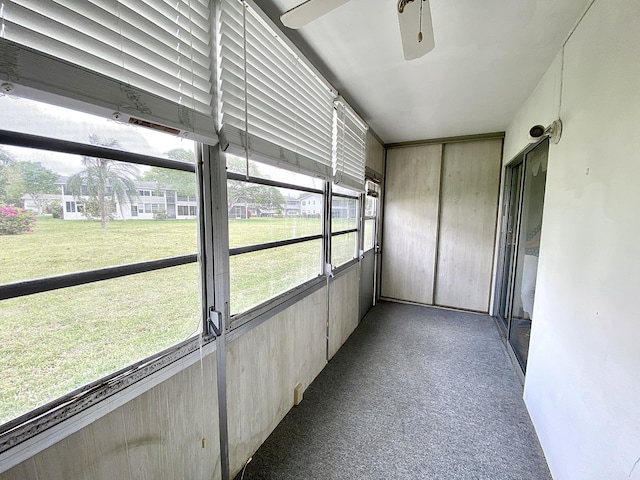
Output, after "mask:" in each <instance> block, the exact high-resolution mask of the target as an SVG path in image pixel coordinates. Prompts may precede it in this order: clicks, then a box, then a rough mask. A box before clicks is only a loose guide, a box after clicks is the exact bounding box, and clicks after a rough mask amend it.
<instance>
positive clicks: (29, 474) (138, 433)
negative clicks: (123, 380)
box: [0, 353, 221, 480]
mask: <svg viewBox="0 0 640 480" xmlns="http://www.w3.org/2000/svg"><path fill="white" fill-rule="evenodd" d="M216 378H217V374H216V356H215V353H213V354H211V355H208V356H207V357H205V358H204V359H203V362H202V364H201V363H196V364H194V365H192V366H190V367H188V368H186V369H185V370H183V371H181V372H180V373H178V374H177V375H175V376H173V377H171V378H170V379H168V380H166V381H165V382H163V383H161V384H159V385H157V386H156V387H154V388H152V389H151V390H149V391H147V392H145V393H143V394H142V395H140V396H139V397H136V398H135V399H133V400H131V401H130V402H128V403H126V404H124V405H123V406H122V407H119V408H117V409H116V410H114V411H113V412H111V413H109V414H107V415H105V416H104V417H102V418H100V419H98V420H96V421H95V422H93V423H91V424H90V425H88V426H87V427H85V428H83V429H81V430H79V431H78V432H76V433H74V434H72V435H70V436H69V437H67V438H65V439H64V440H62V441H60V442H58V443H57V444H55V445H53V446H51V447H49V448H47V449H45V450H43V451H42V452H40V453H38V454H37V455H35V456H34V457H31V458H30V459H28V460H26V461H25V462H23V463H22V464H20V465H17V466H16V467H14V468H13V469H11V470H8V471H7V472H5V473H3V474H1V475H0V479H1V480H18V479H20V480H42V479H45V478H46V479H48V480H114V479H129V478H132V479H137V480H144V479H149V480H150V479H158V480H165V479H166V480H169V479H171V480H173V479H183V478H206V479H216V478H220V476H221V475H220V442H219V427H218V395H217V386H216V381H217V380H216ZM107 401H108V400H107ZM203 438H205V439H206V447H205V448H202V439H203Z"/></svg>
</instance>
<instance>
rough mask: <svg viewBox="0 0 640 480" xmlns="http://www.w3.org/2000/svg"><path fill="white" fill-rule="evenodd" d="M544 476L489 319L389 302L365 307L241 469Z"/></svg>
mask: <svg viewBox="0 0 640 480" xmlns="http://www.w3.org/2000/svg"><path fill="white" fill-rule="evenodd" d="M240 477H241V476H240V475H238V476H237V477H236V478H237V479H238V480H239V479H240ZM550 478H551V477H550V475H549V471H548V469H547V465H546V462H545V459H544V456H543V454H542V450H541V448H540V446H539V444H538V441H537V438H536V435H535V433H534V430H533V426H532V425H531V422H530V420H529V417H528V415H527V412H526V409H525V406H524V403H523V401H522V386H521V385H520V383H519V381H518V379H517V376H516V373H515V372H514V370H513V366H512V364H511V361H510V360H509V358H508V356H507V353H506V351H505V347H504V345H503V344H502V341H501V340H500V337H499V334H498V331H497V328H496V327H495V325H494V322H493V319H491V318H490V317H488V316H483V315H475V314H469V313H460V312H452V311H447V310H441V309H434V308H428V307H419V306H413V305H403V304H396V303H390V302H381V303H379V304H378V305H377V306H376V307H374V308H373V309H371V310H370V311H369V313H368V314H367V316H366V317H365V318H364V319H363V321H362V322H361V323H360V326H359V327H358V328H357V329H356V331H355V332H354V333H353V334H352V335H351V337H350V338H349V340H348V341H347V342H346V343H345V345H344V346H343V347H342V348H341V349H340V351H339V352H338V353H337V354H336V356H335V357H334V358H333V359H332V360H331V361H330V362H329V364H328V365H327V367H326V368H325V369H324V370H323V371H322V373H321V374H320V375H319V376H318V378H317V379H316V380H315V381H314V382H313V384H311V385H310V386H309V388H308V389H307V390H306V391H305V393H304V400H303V402H302V403H301V404H300V405H299V406H297V407H294V408H293V409H292V410H291V411H290V412H289V414H288V415H287V416H286V417H285V418H284V420H283V421H282V422H281V424H280V425H279V426H278V427H277V428H276V430H275V431H274V432H273V433H272V434H271V436H270V437H269V438H268V439H267V440H266V442H265V443H264V444H263V445H262V447H260V449H259V450H258V451H257V452H256V454H255V455H254V456H253V460H252V461H251V462H250V463H249V464H248V466H247V468H246V471H245V475H244V479H245V480H249V479H283V480H288V479H385V480H392V479H438V480H444V479H465V480H467V479H487V480H503V479H505V480H506V479H510V480H534V479H535V480H548V479H550Z"/></svg>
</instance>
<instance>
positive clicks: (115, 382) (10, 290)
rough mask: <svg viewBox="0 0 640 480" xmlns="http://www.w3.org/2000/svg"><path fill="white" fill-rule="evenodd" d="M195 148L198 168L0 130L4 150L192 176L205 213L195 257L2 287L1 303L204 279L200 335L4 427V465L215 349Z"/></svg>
mask: <svg viewBox="0 0 640 480" xmlns="http://www.w3.org/2000/svg"><path fill="white" fill-rule="evenodd" d="M194 143H195V144H196V148H197V152H196V159H197V160H196V163H195V164H190V163H184V162H179V161H176V160H171V159H163V158H159V157H154V156H149V155H144V154H138V153H132V152H128V151H124V150H120V149H113V148H107V147H101V146H97V145H90V144H83V143H80V142H72V141H67V140H60V139H55V138H51V137H45V136H39V135H32V134H24V133H18V132H12V131H7V130H0V145H10V146H17V147H24V148H30V149H36V150H45V151H52V152H60V153H67V154H75V155H85V156H94V157H100V158H107V159H110V160H117V161H121V162H127V163H132V164H137V165H146V166H151V167H161V168H169V169H172V170H179V171H184V172H192V173H194V175H195V177H194V182H195V184H196V191H197V194H196V199H197V206H198V209H197V210H198V212H202V213H199V214H198V215H197V227H196V228H197V233H196V234H197V239H198V250H199V251H198V252H196V253H194V254H187V255H180V256H175V257H167V258H161V259H157V260H151V261H143V262H136V263H131V264H124V265H117V266H113V267H106V268H99V269H93V270H89V271H80V272H72V273H67V274H62V275H55V276H50V277H43V278H39V279H33V280H26V281H18V282H11V283H7V284H3V285H0V300H8V299H11V298H18V297H23V296H27V295H32V294H36V293H43V292H47V291H52V290H59V289H63V288H68V287H73V286H78V285H84V284H89V283H96V282H100V281H103V280H111V279H115V278H121V277H127V276H131V275H136V274H140V273H147V272H151V271H156V270H162V269H165V268H171V267H176V266H181V265H188V264H193V263H198V264H199V274H200V280H199V284H200V285H199V287H200V289H199V290H200V305H199V306H198V308H199V309H200V312H201V318H200V332H199V334H197V335H194V336H193V337H191V338H188V339H186V340H183V341H180V342H178V343H176V344H174V345H172V346H170V347H168V348H166V349H163V350H161V351H159V352H156V353H154V354H152V355H149V356H147V357H145V358H143V359H141V360H139V361H137V362H134V363H132V364H130V365H127V366H126V367H123V368H122V369H119V370H117V371H115V372H112V373H110V374H108V375H105V376H103V377H101V378H99V379H97V380H95V381H93V382H90V383H88V384H85V385H82V386H81V387H78V388H77V389H74V390H73V391H71V392H68V393H66V394H64V395H62V396H60V397H58V398H56V399H53V400H51V401H49V402H47V403H46V404H44V405H41V406H39V407H36V408H35V409H33V410H30V411H28V412H26V413H24V414H22V415H19V416H18V417H15V418H13V419H11V420H9V421H8V422H6V423H4V424H2V425H0V461H2V460H3V458H4V456H5V454H9V453H10V450H11V449H13V448H14V447H16V446H18V445H20V444H21V443H23V442H26V441H27V440H30V439H32V438H33V437H36V436H37V435H39V434H40V433H41V432H43V431H45V430H47V429H50V428H52V427H54V426H56V425H59V424H62V423H63V422H65V421H66V420H68V419H69V418H70V417H72V416H74V415H77V414H78V413H80V412H83V411H85V410H87V409H89V408H90V407H93V406H95V405H97V404H99V403H100V402H102V401H103V400H105V399H106V398H107V397H111V396H112V395H114V394H116V393H118V392H121V391H123V390H124V389H126V388H128V387H130V386H131V385H133V384H134V383H136V382H139V381H140V380H142V379H144V378H147V377H149V376H151V375H153V374H155V373H157V372H158V371H159V370H161V369H163V368H165V367H167V366H168V365H170V364H172V363H174V362H176V361H178V360H181V359H183V358H185V357H186V356H188V355H190V354H192V353H194V352H197V351H198V350H200V351H202V348H203V346H205V345H209V344H212V343H213V341H214V340H215V337H214V336H212V335H209V334H208V333H207V308H206V305H207V299H206V293H205V292H206V285H205V282H206V272H205V264H204V261H203V257H204V255H203V251H202V250H203V248H206V247H205V246H204V245H203V240H204V238H205V235H204V232H205V220H204V213H203V212H205V210H204V208H203V207H204V204H203V197H204V196H205V192H204V191H203V188H204V187H203V181H202V178H203V177H202V175H203V174H202V160H201V159H202V152H203V148H204V147H203V145H202V144H198V143H197V142H194ZM207 195H208V194H207Z"/></svg>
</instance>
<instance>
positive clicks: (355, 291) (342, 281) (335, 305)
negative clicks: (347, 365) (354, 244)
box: [329, 265, 360, 358]
mask: <svg viewBox="0 0 640 480" xmlns="http://www.w3.org/2000/svg"><path fill="white" fill-rule="evenodd" d="M359 271H360V266H359V265H355V266H354V267H351V269H350V270H349V271H348V272H346V273H345V274H343V275H340V276H339V277H337V278H335V279H333V280H332V281H331V283H330V284H329V358H331V357H333V356H334V355H335V354H336V352H337V351H338V350H339V349H340V347H341V346H342V344H343V343H344V342H345V341H346V340H347V338H349V335H351V334H352V333H353V331H354V330H355V329H356V327H357V326H358V316H359V315H358V314H359V311H358V299H359V295H360V281H359V278H360V275H359Z"/></svg>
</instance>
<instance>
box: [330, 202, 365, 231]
mask: <svg viewBox="0 0 640 480" xmlns="http://www.w3.org/2000/svg"><path fill="white" fill-rule="evenodd" d="M357 227H358V200H357V199H355V198H346V197H336V196H333V197H332V198H331V231H332V232H340V231H343V230H351V229H353V228H357Z"/></svg>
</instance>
